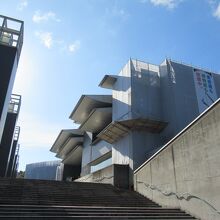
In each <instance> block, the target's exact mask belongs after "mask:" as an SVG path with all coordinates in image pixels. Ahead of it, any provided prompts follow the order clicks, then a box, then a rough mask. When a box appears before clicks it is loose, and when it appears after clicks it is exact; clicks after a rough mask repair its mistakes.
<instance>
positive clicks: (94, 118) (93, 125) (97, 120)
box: [80, 107, 112, 133]
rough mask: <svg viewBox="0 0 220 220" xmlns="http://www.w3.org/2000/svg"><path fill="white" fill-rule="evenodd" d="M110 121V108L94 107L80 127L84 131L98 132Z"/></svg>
mask: <svg viewBox="0 0 220 220" xmlns="http://www.w3.org/2000/svg"><path fill="white" fill-rule="evenodd" d="M111 121H112V108H111V107H106V108H95V109H93V110H92V112H91V113H90V114H89V116H88V118H87V119H86V121H84V122H83V123H82V124H81V126H80V129H81V130H84V131H90V132H92V133H98V132H100V131H101V130H102V129H103V128H105V127H106V126H107V125H108V124H109V123H111Z"/></svg>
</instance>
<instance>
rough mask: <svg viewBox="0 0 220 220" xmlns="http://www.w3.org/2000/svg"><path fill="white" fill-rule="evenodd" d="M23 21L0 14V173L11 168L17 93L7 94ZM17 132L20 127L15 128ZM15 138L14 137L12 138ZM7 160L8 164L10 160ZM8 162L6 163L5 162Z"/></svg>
mask: <svg viewBox="0 0 220 220" xmlns="http://www.w3.org/2000/svg"><path fill="white" fill-rule="evenodd" d="M23 26H24V24H23V21H20V20H17V19H13V18H9V17H6V16H2V15H0V57H1V59H0V66H1V67H0V68H1V75H0V176H1V177H3V176H11V175H12V173H13V172H14V171H15V169H14V170H13V167H14V168H15V167H16V164H17V161H16V159H15V158H18V157H16V156H15V153H16V152H17V151H16V147H17V141H18V140H16V139H18V137H19V135H18V136H17V137H15V136H14V135H16V134H15V127H16V122H17V118H18V114H19V110H20V104H21V96H20V95H15V94H11V93H12V88H13V84H14V80H15V75H16V71H17V66H18V62H19V58H20V53H21V48H22V45H23V28H24V27H23ZM19 131H20V130H19ZM14 137H15V139H14ZM10 160H11V163H10ZM9 163H10V164H9Z"/></svg>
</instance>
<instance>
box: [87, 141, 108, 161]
mask: <svg viewBox="0 0 220 220" xmlns="http://www.w3.org/2000/svg"><path fill="white" fill-rule="evenodd" d="M111 150H112V145H111V144H109V143H107V142H106V141H103V140H101V141H99V142H98V143H97V144H96V145H93V146H92V158H91V160H92V161H94V160H96V159H97V158H99V157H101V156H103V155H104V154H106V153H108V152H110V151H111Z"/></svg>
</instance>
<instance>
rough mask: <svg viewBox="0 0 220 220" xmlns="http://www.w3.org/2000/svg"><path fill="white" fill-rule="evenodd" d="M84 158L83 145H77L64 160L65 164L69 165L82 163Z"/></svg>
mask: <svg viewBox="0 0 220 220" xmlns="http://www.w3.org/2000/svg"><path fill="white" fill-rule="evenodd" d="M81 160H82V146H80V145H77V146H76V147H75V148H74V149H72V150H71V151H70V152H69V154H68V155H67V156H66V158H64V159H63V160H62V163H63V164H68V165H75V166H76V165H78V166H80V165H81Z"/></svg>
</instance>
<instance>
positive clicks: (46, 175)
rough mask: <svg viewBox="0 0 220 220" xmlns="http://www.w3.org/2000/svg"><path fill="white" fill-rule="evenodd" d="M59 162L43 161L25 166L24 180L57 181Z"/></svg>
mask: <svg viewBox="0 0 220 220" xmlns="http://www.w3.org/2000/svg"><path fill="white" fill-rule="evenodd" d="M59 166H60V161H44V162H39V163H31V164H27V165H26V169H25V176H24V178H25V179H41V180H57V178H59V177H58V175H59V174H58V172H59V169H60V167H59Z"/></svg>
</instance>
